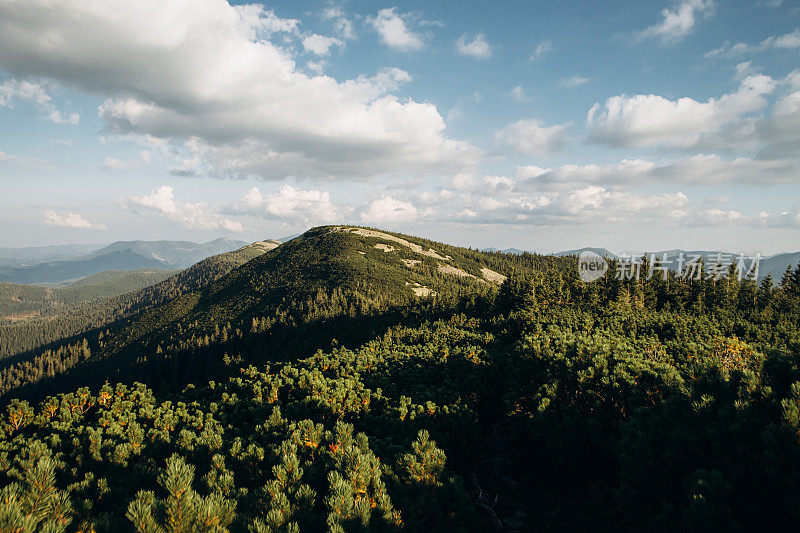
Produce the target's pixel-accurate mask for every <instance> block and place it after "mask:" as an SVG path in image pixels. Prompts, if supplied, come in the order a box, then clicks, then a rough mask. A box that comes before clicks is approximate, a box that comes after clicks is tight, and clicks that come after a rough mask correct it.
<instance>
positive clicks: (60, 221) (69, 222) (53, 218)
mask: <svg viewBox="0 0 800 533" xmlns="http://www.w3.org/2000/svg"><path fill="white" fill-rule="evenodd" d="M44 223H45V224H47V225H48V226H60V227H62V228H77V229H106V226H105V224H100V223H99V222H91V221H89V220H86V219H85V218H83V217H82V216H81V215H79V214H77V213H67V214H66V215H59V214H58V213H56V212H55V211H45V213H44Z"/></svg>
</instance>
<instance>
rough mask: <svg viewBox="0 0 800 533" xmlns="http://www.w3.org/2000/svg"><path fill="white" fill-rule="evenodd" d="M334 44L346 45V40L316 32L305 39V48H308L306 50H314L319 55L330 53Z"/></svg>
mask: <svg viewBox="0 0 800 533" xmlns="http://www.w3.org/2000/svg"><path fill="white" fill-rule="evenodd" d="M332 46H344V42H343V41H342V40H341V39H337V38H336V37H326V36H324V35H317V34H316V33H314V34H312V35H309V36H308V37H306V38H305V39H303V48H305V49H306V52H312V53H314V54H317V55H318V56H326V55H328V54H330V53H331V47H332Z"/></svg>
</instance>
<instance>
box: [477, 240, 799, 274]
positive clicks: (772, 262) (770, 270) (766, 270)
mask: <svg viewBox="0 0 800 533" xmlns="http://www.w3.org/2000/svg"><path fill="white" fill-rule="evenodd" d="M481 251H484V252H502V253H506V254H522V253H525V252H526V251H525V250H520V249H518V248H506V249H505V250H498V249H497V248H484V249H482V250H481ZM585 251H591V252H594V253H596V254H598V255H600V256H602V257H606V258H609V259H618V258H619V257H620V256H618V255H617V254H615V253H613V252H611V251H609V250H607V249H606V248H591V247H586V248H578V249H576V250H565V251H563V252H556V253H553V254H549V255H554V256H556V257H564V256H570V255H580V254H581V252H585ZM650 253H654V254H655V255H656V256H658V257H663V256H664V254H665V253H666V254H667V259H668V260H675V259H677V257H678V255H679V254H681V253H683V254H684V257H686V258H690V257H692V256H695V255H700V256H701V257H702V258H703V260H704V261H706V262H708V261H714V260H715V259H716V258H717V254H719V253H722V254H723V255H725V254H728V255H730V256H731V257H732V258H733V260H734V261H736V259H737V258H738V257H739V254H735V253H731V252H719V251H708V250H679V249H675V250H661V251H658V252H648V254H650ZM798 264H800V252H787V253H780V254H775V255H771V256H766V257H762V258H761V259H760V261H759V265H758V278H759V279H764V278H765V277H767V275H770V274H771V275H772V279H773V281H774V282H775V283H778V282H779V281H780V280H781V276H783V273H784V271H785V270H786V267H789V266H791V267H795V266H797V265H798ZM747 266H749V262H748V263H747ZM670 268H671V269H672V270H676V269H677V265H675V264H673V265H670Z"/></svg>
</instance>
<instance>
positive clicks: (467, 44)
mask: <svg viewBox="0 0 800 533" xmlns="http://www.w3.org/2000/svg"><path fill="white" fill-rule="evenodd" d="M468 39H469V36H468V35H467V34H466V33H464V34H462V35H461V37H459V38H458V40H457V41H456V51H457V52H458V53H459V54H461V55H462V56H469V57H474V58H476V59H486V58H489V57H491V56H492V47H491V46H489V43H487V42H486V36H485V35H484V34H483V32H480V33H478V34H477V35H476V36H475V38H474V39H472V40H471V41H470V40H468Z"/></svg>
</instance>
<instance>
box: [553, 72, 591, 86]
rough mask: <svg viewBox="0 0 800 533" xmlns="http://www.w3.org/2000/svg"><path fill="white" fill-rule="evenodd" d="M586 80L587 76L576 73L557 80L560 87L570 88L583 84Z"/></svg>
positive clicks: (587, 79)
mask: <svg viewBox="0 0 800 533" xmlns="http://www.w3.org/2000/svg"><path fill="white" fill-rule="evenodd" d="M588 81H589V78H584V77H583V76H578V75H577V74H576V75H575V76H572V77H569V78H562V79H560V80H558V84H559V85H561V86H562V87H569V88H572V87H578V86H579V85H583V84H585V83H587V82H588Z"/></svg>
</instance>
